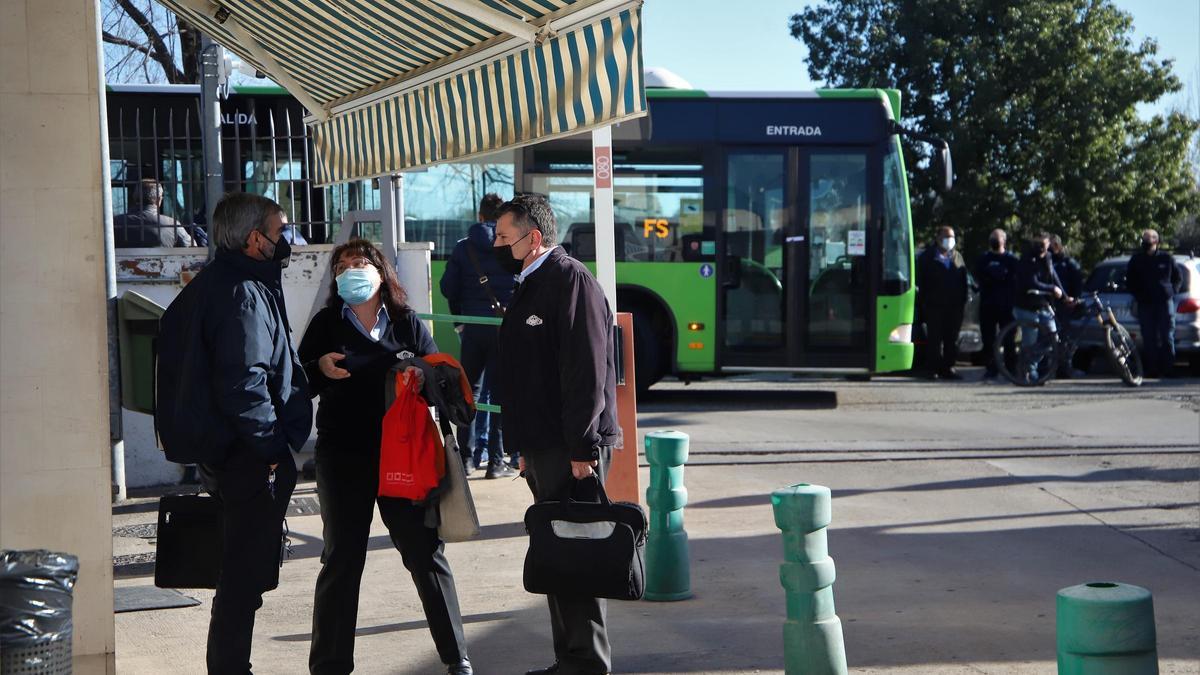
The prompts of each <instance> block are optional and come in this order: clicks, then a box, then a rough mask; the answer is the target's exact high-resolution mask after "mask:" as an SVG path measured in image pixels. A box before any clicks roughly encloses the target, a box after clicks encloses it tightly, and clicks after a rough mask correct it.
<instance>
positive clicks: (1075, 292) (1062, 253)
mask: <svg viewBox="0 0 1200 675" xmlns="http://www.w3.org/2000/svg"><path fill="white" fill-rule="evenodd" d="M1050 256H1051V257H1050V259H1051V261H1052V262H1053V264H1054V273H1055V274H1057V275H1058V280H1059V281H1061V282H1062V285H1063V292H1064V293H1066V294H1067V297H1068V298H1078V297H1079V294H1080V293H1082V292H1083V268H1082V267H1080V265H1079V261H1078V260H1076V259H1074V258H1072V257H1071V254H1070V253H1067V249H1066V248H1064V247H1063V243H1062V239H1060V238H1059V236H1058V235H1057V234H1052V235H1050Z"/></svg>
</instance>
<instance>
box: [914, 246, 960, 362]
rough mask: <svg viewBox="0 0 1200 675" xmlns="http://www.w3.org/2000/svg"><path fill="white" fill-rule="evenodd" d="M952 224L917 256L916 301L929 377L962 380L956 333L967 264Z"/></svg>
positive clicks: (958, 327) (958, 325) (958, 328)
mask: <svg viewBox="0 0 1200 675" xmlns="http://www.w3.org/2000/svg"><path fill="white" fill-rule="evenodd" d="M955 244H956V242H955V237H954V228H952V227H949V226H942V227H941V228H939V229H938V236H937V239H936V240H935V241H934V243H933V245H931V246H929V247H928V248H926V249H925V250H924V251H922V252H921V255H920V257H918V258H917V304H918V306H919V308H920V312H921V318H922V320H923V321H924V322H925V348H926V352H925V354H926V355H925V367H926V368H929V369H930V371H931V374H932V377H934V378H935V379H936V378H941V379H943V380H961V379H962V376H961V375H959V374H958V371H956V370H955V369H954V363H955V361H957V360H958V333H959V331H960V330H961V329H962V322H963V309H964V306H965V305H966V303H967V266H966V263H964V262H963V257H962V255H960V254H959V252H958V251H956V250H954V249H955Z"/></svg>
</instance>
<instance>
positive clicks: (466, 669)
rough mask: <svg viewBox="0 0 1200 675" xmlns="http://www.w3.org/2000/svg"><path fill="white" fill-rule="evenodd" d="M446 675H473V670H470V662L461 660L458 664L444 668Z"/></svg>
mask: <svg viewBox="0 0 1200 675" xmlns="http://www.w3.org/2000/svg"><path fill="white" fill-rule="evenodd" d="M446 673H447V675H475V670H474V669H472V668H471V662H470V661H468V660H466V659H463V660H462V661H459V662H458V663H451V664H450V665H448V666H446Z"/></svg>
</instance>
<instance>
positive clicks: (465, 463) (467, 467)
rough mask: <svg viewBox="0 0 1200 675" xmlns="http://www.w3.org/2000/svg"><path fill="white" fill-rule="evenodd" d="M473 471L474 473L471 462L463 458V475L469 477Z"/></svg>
mask: <svg viewBox="0 0 1200 675" xmlns="http://www.w3.org/2000/svg"><path fill="white" fill-rule="evenodd" d="M473 471H475V467H474V465H473V464H472V463H471V460H470V459H468V458H466V457H464V458H463V473H465V474H466V475H468V476H470V475H471V472H473Z"/></svg>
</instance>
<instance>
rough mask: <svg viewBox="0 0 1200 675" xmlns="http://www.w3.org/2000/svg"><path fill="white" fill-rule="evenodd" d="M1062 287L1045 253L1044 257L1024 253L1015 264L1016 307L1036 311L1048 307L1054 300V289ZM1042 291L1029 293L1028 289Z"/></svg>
mask: <svg viewBox="0 0 1200 675" xmlns="http://www.w3.org/2000/svg"><path fill="white" fill-rule="evenodd" d="M1055 288H1060V289H1061V288H1062V282H1061V281H1059V279H1058V274H1056V273H1055V272H1054V261H1053V259H1051V258H1050V254H1049V253H1047V254H1046V255H1045V256H1044V257H1040V256H1036V255H1033V254H1032V253H1029V254H1026V255H1025V256H1024V257H1022V258H1021V263H1020V265H1018V266H1017V307H1021V308H1023V309H1029V310H1033V311H1037V310H1040V309H1046V308H1048V307H1050V304H1051V303H1052V302H1054V289H1055ZM1031 290H1036V291H1043V293H1030V292H1029V291H1031Z"/></svg>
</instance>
